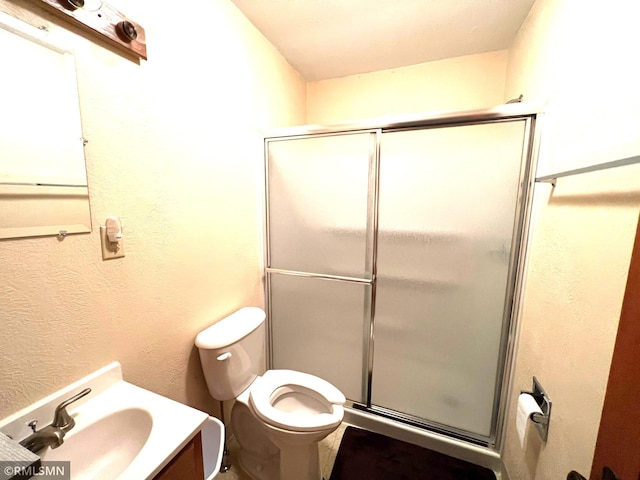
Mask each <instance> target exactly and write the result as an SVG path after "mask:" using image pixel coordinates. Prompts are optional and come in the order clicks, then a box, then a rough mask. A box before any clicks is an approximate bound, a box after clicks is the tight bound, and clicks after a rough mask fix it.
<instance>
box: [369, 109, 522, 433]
mask: <svg viewBox="0 0 640 480" xmlns="http://www.w3.org/2000/svg"><path fill="white" fill-rule="evenodd" d="M524 134H525V121H523V120H518V121H504V122H500V123H491V124H477V125H466V126H453V127H441V128H429V129H424V130H409V131H395V132H385V133H383V134H382V140H381V154H380V162H381V163H380V201H379V237H378V258H377V282H378V283H377V294H376V315H375V348H374V362H373V381H372V397H371V401H372V404H373V405H374V407H375V406H380V407H384V408H385V409H389V410H393V411H395V412H400V413H402V414H404V415H407V416H410V417H415V418H419V419H424V420H426V421H427V422H429V423H432V424H435V425H436V426H437V425H442V426H444V427H445V428H447V429H453V430H454V431H455V430H459V431H461V432H463V433H466V432H469V433H471V436H472V437H474V436H476V437H489V436H490V435H491V433H492V417H493V414H494V401H495V396H496V385H497V382H498V369H499V366H500V355H501V341H502V335H503V326H504V324H505V323H504V322H505V314H504V312H505V302H506V300H507V296H508V294H507V292H508V291H509V285H508V284H509V272H510V261H511V248H512V239H513V235H514V226H515V225H516V211H517V202H518V195H519V190H520V175H521V163H522V154H523V140H524Z"/></svg>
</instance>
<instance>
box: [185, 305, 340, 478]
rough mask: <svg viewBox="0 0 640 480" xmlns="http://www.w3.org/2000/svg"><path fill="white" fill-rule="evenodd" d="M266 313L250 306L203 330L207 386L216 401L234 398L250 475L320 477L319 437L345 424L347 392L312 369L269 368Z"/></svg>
mask: <svg viewBox="0 0 640 480" xmlns="http://www.w3.org/2000/svg"><path fill="white" fill-rule="evenodd" d="M264 319H265V314H264V311H262V310H261V309H259V308H255V307H247V308H243V309H240V310H238V311H237V312H235V313H233V314H232V315H230V316H229V317H226V318H224V319H222V320H221V321H219V322H218V323H216V324H214V325H212V326H211V327H209V328H207V329H205V330H203V331H202V332H200V333H199V334H198V336H197V338H196V346H197V347H198V350H199V353H200V361H201V363H202V368H203V372H204V374H205V380H206V382H207V386H208V388H209V392H210V393H211V395H212V396H213V397H214V398H216V399H217V400H221V401H223V400H231V399H234V398H235V400H236V402H235V403H234V406H233V408H232V410H231V430H232V431H233V432H234V434H235V436H236V439H237V441H238V444H239V446H240V452H239V454H238V460H239V463H240V465H241V467H242V468H243V470H245V471H246V473H248V474H249V476H251V477H252V478H253V479H256V480H320V478H321V476H320V468H319V462H318V442H319V441H320V440H322V439H323V438H324V437H326V436H327V435H329V434H330V433H331V432H333V431H334V430H335V429H336V428H337V427H338V426H339V425H340V423H341V422H342V418H343V415H344V407H343V405H344V403H345V397H344V395H343V394H342V392H340V390H338V389H337V388H336V387H334V386H333V385H331V384H330V383H329V382H327V381H325V380H323V379H321V378H318V377H316V376H314V375H310V374H307V373H302V372H297V371H294V370H267V371H265V368H264V367H265V358H264V349H265V348H264V346H265V342H264V339H265V332H264V328H265V327H264ZM261 374H262V375H261Z"/></svg>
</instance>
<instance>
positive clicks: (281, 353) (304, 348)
mask: <svg viewBox="0 0 640 480" xmlns="http://www.w3.org/2000/svg"><path fill="white" fill-rule="evenodd" d="M270 283H271V302H270V308H271V317H272V320H271V321H272V324H271V330H272V335H273V362H274V366H275V367H276V368H287V369H291V370H298V371H302V372H306V373H310V374H312V375H317V376H318V377H320V378H323V379H325V380H327V381H329V382H331V383H332V384H334V385H335V386H336V387H338V388H339V389H340V390H341V391H342V392H343V393H344V394H345V396H346V397H347V398H349V399H351V400H353V401H357V402H361V401H362V377H363V370H362V365H363V362H362V358H363V353H364V344H363V338H362V329H363V327H362V324H363V318H364V309H365V302H366V300H367V297H368V295H369V293H370V289H371V286H370V285H368V284H358V283H351V282H340V281H335V280H326V279H318V278H301V277H294V276H289V275H280V274H271V275H270Z"/></svg>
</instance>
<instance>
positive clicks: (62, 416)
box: [51, 388, 91, 433]
mask: <svg viewBox="0 0 640 480" xmlns="http://www.w3.org/2000/svg"><path fill="white" fill-rule="evenodd" d="M89 393H91V389H90V388H85V389H84V390H82V391H81V392H80V393H78V394H76V395H74V396H73V397H71V398H68V399H67V400H65V401H64V402H62V403H61V404H60V405H58V406H57V407H56V411H55V413H54V414H53V422H52V423H51V425H52V426H53V427H55V428H59V429H60V430H62V431H63V432H65V433H66V432H68V431H69V430H71V429H72V428H73V427H74V426H75V424H76V421H75V420H74V419H73V417H72V416H71V415H69V413H68V412H67V407H68V406H69V405H71V404H72V403H73V402H75V401H77V400H80V399H81V398H82V397H84V396H86V395H88V394H89Z"/></svg>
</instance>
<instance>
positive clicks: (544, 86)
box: [503, 0, 640, 480]
mask: <svg viewBox="0 0 640 480" xmlns="http://www.w3.org/2000/svg"><path fill="white" fill-rule="evenodd" d="M639 14H640V4H638V3H637V2H632V1H622V0H620V1H614V2H609V3H607V5H606V6H604V5H602V4H601V3H600V2H595V1H588V2H584V1H577V0H538V1H537V2H536V3H535V4H534V7H533V8H532V10H531V12H530V14H529V16H528V18H527V20H526V21H525V23H524V24H523V26H522V28H521V29H520V31H519V33H518V36H517V38H516V40H515V42H514V43H513V45H512V47H511V49H510V50H509V63H508V69H507V83H506V90H505V97H510V96H514V95H517V94H519V93H523V94H524V96H525V99H527V100H531V101H535V102H540V103H542V104H544V105H545V110H546V111H547V112H548V115H547V122H546V124H545V125H544V133H543V146H542V151H541V157H540V165H539V169H538V171H539V173H540V174H547V173H553V172H554V171H555V172H557V171H563V170H567V169H572V168H576V167H579V166H586V165H591V164H594V163H599V162H607V161H613V160H617V159H620V158H625V157H630V156H634V155H638V154H640V135H639V134H638V132H639V129H638V127H639V126H640V96H639V95H638V90H637V73H636V65H635V64H634V63H635V62H632V61H630V59H632V58H637V56H638V54H639V51H638V50H639V49H638V43H637V36H636V35H635V34H634V33H633V32H634V31H636V25H635V23H636V20H637V18H638V15H639ZM639 185H640V166H629V167H623V168H619V169H616V170H609V171H603V172H599V173H589V174H583V175H579V176H574V177H567V178H561V179H558V183H557V186H556V188H555V189H552V188H551V187H550V186H549V185H547V184H543V185H538V186H537V187H536V190H535V196H536V198H535V209H536V214H535V221H534V228H533V233H532V238H531V245H530V258H529V270H528V276H527V284H526V288H525V296H524V306H523V316H522V322H521V326H520V332H519V333H520V335H519V338H520V342H519V348H518V352H517V356H516V359H517V360H516V364H515V370H514V385H513V392H512V395H511V398H510V401H511V403H510V410H509V413H508V423H507V427H506V434H507V436H506V443H505V446H504V455H503V459H504V462H505V464H506V466H507V469H508V473H509V474H510V477H511V479H512V480H516V479H517V480H533V479H538V480H547V479H551V478H565V477H566V475H567V473H568V472H569V471H570V470H572V469H575V470H577V471H579V472H581V473H582V474H583V475H585V476H588V475H589V472H590V466H591V461H592V457H593V452H594V447H595V441H596V437H597V432H598V425H599V421H600V414H601V410H602V405H603V400H604V394H605V389H606V384H607V378H608V373H609V366H610V363H611V355H612V352H613V348H614V341H615V336H616V331H617V325H618V320H619V316H620V309H621V303H622V298H623V294H624V288H625V282H626V277H627V270H628V267H629V261H630V254H631V249H632V244H633V238H634V235H635V229H636V225H637V222H638V213H639V211H640V191H639V190H638V186H639ZM533 375H535V376H537V378H538V379H539V380H540V382H541V383H542V385H543V387H544V388H545V389H546V391H547V393H548V394H549V396H550V397H551V399H552V401H553V409H552V418H551V424H550V429H549V438H548V441H547V443H546V444H544V443H543V442H542V441H541V439H540V437H539V436H538V435H537V432H536V431H535V429H533V428H532V429H531V432H530V435H529V436H528V437H527V438H526V440H527V443H526V446H525V448H524V449H522V448H521V447H520V444H519V442H518V439H517V436H516V431H515V408H516V399H517V395H518V393H519V392H520V390H529V389H530V388H531V377H532V376H533Z"/></svg>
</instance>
